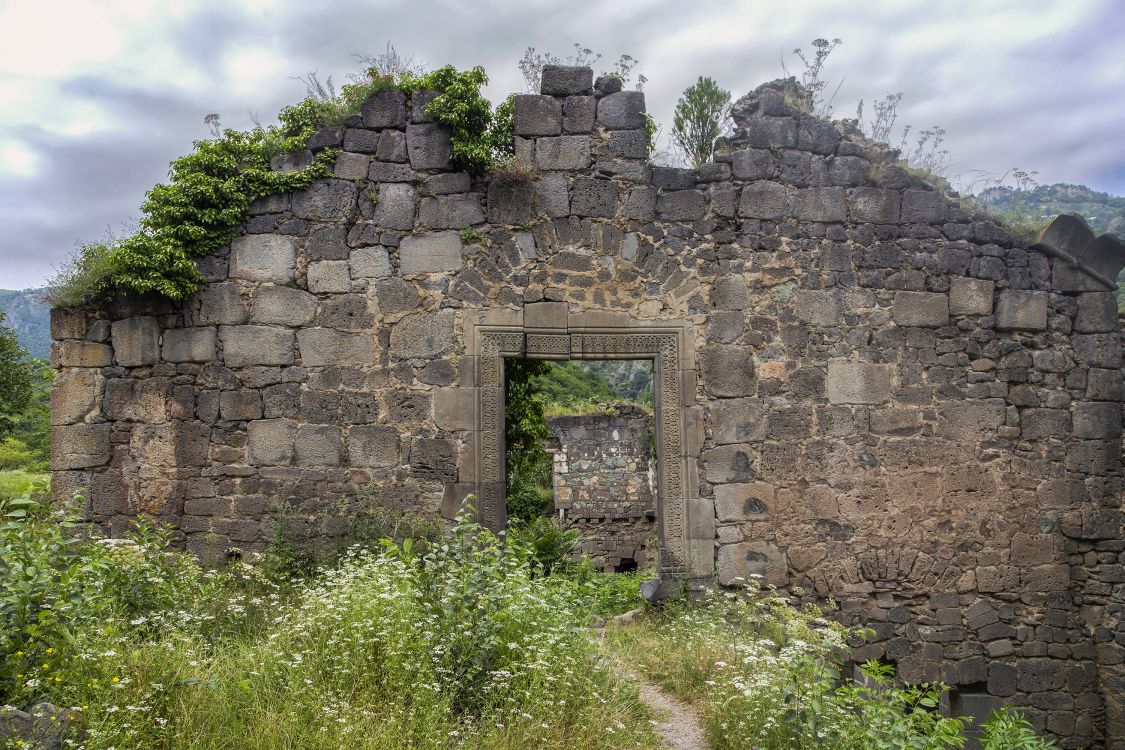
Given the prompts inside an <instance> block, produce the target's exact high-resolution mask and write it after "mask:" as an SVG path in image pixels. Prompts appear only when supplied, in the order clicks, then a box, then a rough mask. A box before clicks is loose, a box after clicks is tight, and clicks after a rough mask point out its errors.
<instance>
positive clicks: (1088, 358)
mask: <svg viewBox="0 0 1125 750" xmlns="http://www.w3.org/2000/svg"><path fill="white" fill-rule="evenodd" d="M1071 343H1072V344H1073V345H1074V353H1075V354H1076V355H1077V356H1078V357H1079V358H1080V359H1081V361H1083V362H1085V363H1086V364H1088V365H1092V366H1094V367H1108V368H1111V369H1116V368H1119V367H1121V337H1120V336H1119V335H1118V334H1116V333H1086V334H1076V335H1075V336H1074V337H1073V338H1071Z"/></svg>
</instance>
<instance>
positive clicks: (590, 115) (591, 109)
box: [563, 96, 598, 133]
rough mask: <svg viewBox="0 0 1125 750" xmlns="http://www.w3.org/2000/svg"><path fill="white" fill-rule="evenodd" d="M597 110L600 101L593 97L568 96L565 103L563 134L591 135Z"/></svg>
mask: <svg viewBox="0 0 1125 750" xmlns="http://www.w3.org/2000/svg"><path fill="white" fill-rule="evenodd" d="M597 108H598V100H597V99H595V98H594V97H592V96H568V97H567V98H566V99H565V100H564V101H563V132H564V133H589V132H590V131H591V130H593V129H594V116H595V115H596V114H597Z"/></svg>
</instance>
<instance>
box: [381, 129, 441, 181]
mask: <svg viewBox="0 0 1125 750" xmlns="http://www.w3.org/2000/svg"><path fill="white" fill-rule="evenodd" d="M451 135H452V134H451V132H450V130H449V128H447V127H446V126H445V125H437V124H432V123H431V124H425V125H409V126H407V128H406V151H407V154H408V156H409V157H410V167H411V168H412V169H449V168H450V167H452V166H453V165H452V163H451V159H452V158H453V144H452V143H451V141H450V137H451ZM372 166H374V165H372ZM372 179H374V178H372Z"/></svg>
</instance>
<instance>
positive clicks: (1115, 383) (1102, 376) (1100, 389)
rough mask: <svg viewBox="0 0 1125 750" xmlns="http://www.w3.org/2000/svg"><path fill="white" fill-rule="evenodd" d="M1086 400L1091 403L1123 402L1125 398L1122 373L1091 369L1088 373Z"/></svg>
mask: <svg viewBox="0 0 1125 750" xmlns="http://www.w3.org/2000/svg"><path fill="white" fill-rule="evenodd" d="M1086 398H1087V399H1089V400H1091V401H1121V400H1122V399H1123V398H1125V388H1123V387H1122V375H1121V371H1120V370H1106V369H1102V368H1097V367H1091V368H1090V369H1089V370H1088V371H1087V372H1086Z"/></svg>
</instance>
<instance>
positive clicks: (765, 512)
mask: <svg viewBox="0 0 1125 750" xmlns="http://www.w3.org/2000/svg"><path fill="white" fill-rule="evenodd" d="M714 492H715V512H716V514H717V516H718V519H719V522H720V523H739V522H742V521H753V520H759V519H763V518H766V517H768V516H769V512H770V508H771V507H772V506H773V503H774V497H775V494H776V493H775V490H774V487H773V485H770V484H765V483H764V482H743V483H739V484H719V485H715V487H714Z"/></svg>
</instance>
